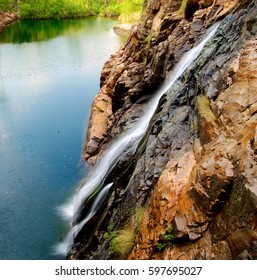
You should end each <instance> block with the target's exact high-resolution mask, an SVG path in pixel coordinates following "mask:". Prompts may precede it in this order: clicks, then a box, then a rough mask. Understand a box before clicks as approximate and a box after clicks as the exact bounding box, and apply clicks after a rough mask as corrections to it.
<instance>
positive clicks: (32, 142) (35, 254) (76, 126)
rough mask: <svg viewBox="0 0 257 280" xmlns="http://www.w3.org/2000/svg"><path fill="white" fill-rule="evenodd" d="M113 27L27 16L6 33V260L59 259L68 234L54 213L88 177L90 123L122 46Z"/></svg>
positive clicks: (1, 163)
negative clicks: (85, 149) (57, 249)
mask: <svg viewBox="0 0 257 280" xmlns="http://www.w3.org/2000/svg"><path fill="white" fill-rule="evenodd" d="M114 24H115V21H113V20H105V19H96V18H89V19H79V20H64V21H20V22H17V23H16V24H14V25H12V26H10V27H8V28H6V29H5V30H4V32H3V33H1V35H0V36H1V39H0V40H1V42H2V43H0V221H1V227H0V259H52V258H53V256H52V255H51V254H50V252H51V249H52V246H53V245H54V244H56V243H57V242H58V241H59V240H60V238H61V237H62V236H63V234H64V233H65V232H66V230H65V231H64V230H63V229H64V227H66V225H63V224H62V223H61V221H60V218H59V217H58V216H57V215H55V211H56V207H57V206H59V205H60V204H62V203H63V202H64V201H65V200H66V198H68V197H69V196H70V194H71V193H72V192H73V191H74V189H75V188H76V185H77V184H78V182H79V180H80V179H81V178H82V177H83V176H84V175H85V174H84V173H85V169H84V166H81V165H80V155H81V149H82V144H83V139H84V127H85V123H86V122H87V121H86V120H87V117H88V115H89V112H90V107H91V103H92V100H93V98H94V96H95V94H96V93H97V92H98V90H99V75H100V71H101V69H102V65H103V63H104V62H105V61H106V59H107V58H108V57H109V56H110V54H111V53H113V52H115V51H116V50H117V49H118V47H119V45H120V39H119V38H118V37H116V36H114V35H113V31H112V26H113V25H114ZM103 42H104V44H103Z"/></svg>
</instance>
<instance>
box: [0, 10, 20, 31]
mask: <svg viewBox="0 0 257 280" xmlns="http://www.w3.org/2000/svg"><path fill="white" fill-rule="evenodd" d="M17 18H18V14H17V13H8V12H0V32H1V31H2V30H3V29H4V28H5V27H6V26H8V25H9V24H11V23H12V22H14V21H15V20H17Z"/></svg>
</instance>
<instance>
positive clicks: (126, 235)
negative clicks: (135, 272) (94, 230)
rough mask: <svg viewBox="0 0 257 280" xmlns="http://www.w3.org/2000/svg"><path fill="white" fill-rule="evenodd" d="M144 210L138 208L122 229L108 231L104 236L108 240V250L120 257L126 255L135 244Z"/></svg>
mask: <svg viewBox="0 0 257 280" xmlns="http://www.w3.org/2000/svg"><path fill="white" fill-rule="evenodd" d="M144 211H145V209H144V208H143V207H140V208H138V209H136V210H135V212H134V214H133V215H132V216H131V218H130V219H129V220H128V221H127V223H126V224H125V225H124V227H123V228H122V229H120V230H118V231H110V229H109V231H108V232H106V233H105V234H104V238H105V239H111V240H110V250H111V251H112V252H113V253H115V254H118V255H120V256H122V257H124V256H126V255H128V254H129V253H130V251H131V249H132V247H133V245H134V243H135V240H136V236H137V234H138V230H139V226H140V223H141V220H142V218H143V214H144Z"/></svg>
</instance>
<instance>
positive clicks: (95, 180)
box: [55, 24, 219, 255]
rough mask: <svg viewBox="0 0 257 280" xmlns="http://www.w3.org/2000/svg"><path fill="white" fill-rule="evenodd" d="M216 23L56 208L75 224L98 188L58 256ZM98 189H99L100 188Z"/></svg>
mask: <svg viewBox="0 0 257 280" xmlns="http://www.w3.org/2000/svg"><path fill="white" fill-rule="evenodd" d="M218 26H219V24H215V25H214V26H213V27H211V29H210V31H209V32H208V35H207V36H206V38H205V39H203V40H202V41H201V42H200V43H199V44H198V45H197V46H196V47H194V48H192V49H191V50H190V51H188V52H187V53H186V54H185V55H184V56H183V57H182V58H181V60H180V61H179V63H178V64H177V65H176V67H175V68H174V70H173V71H172V73H171V75H170V76H169V77H168V78H167V79H168V82H166V83H165V85H164V86H163V87H162V88H161V89H159V90H158V92H157V93H156V95H155V97H154V98H153V99H152V100H151V101H150V102H149V104H148V108H147V110H146V112H145V114H144V115H143V116H142V118H141V119H140V120H139V121H138V122H137V123H136V124H135V126H134V127H133V128H131V129H128V130H127V131H126V132H125V133H123V134H122V135H121V136H120V137H118V138H117V140H116V141H114V142H113V144H112V145H111V146H110V147H109V149H108V150H107V151H106V153H105V154H104V155H103V156H102V157H101V158H100V160H99V162H98V163H97V164H96V166H95V168H94V169H93V170H92V172H91V174H90V176H89V178H88V179H87V181H86V183H85V184H84V185H82V186H81V187H80V188H79V189H78V190H77V192H76V193H75V194H74V196H73V197H72V198H71V199H70V201H69V202H68V203H67V204H65V205H63V206H61V207H60V208H59V211H60V212H61V215H62V216H63V217H64V219H65V220H68V221H70V222H71V223H75V222H76V221H77V219H78V217H79V215H80V213H81V209H83V204H84V202H85V200H86V199H87V198H88V197H90V196H91V195H92V194H93V193H96V192H97V191H99V194H98V195H97V197H96V199H95V201H94V203H93V206H92V207H91V209H90V210H89V211H88V214H87V215H86V217H85V218H84V219H83V220H82V221H80V222H79V223H78V224H76V225H74V226H73V227H72V228H71V230H70V232H69V233H68V235H67V237H66V239H65V240H64V241H63V242H62V243H61V244H59V245H58V246H57V247H56V250H55V251H56V253H57V254H60V255H67V254H68V253H69V251H70V249H71V248H72V245H73V241H74V239H75V237H76V236H77V234H78V233H79V231H80V230H81V229H82V227H83V226H84V225H85V224H86V223H87V222H88V221H89V220H90V219H91V218H92V217H93V215H94V214H95V213H96V211H97V210H98V209H99V208H100V206H101V205H100V204H101V202H102V201H103V196H106V195H107V191H109V189H110V188H111V186H112V183H111V184H108V185H106V186H105V187H103V186H102V185H103V183H104V180H105V179H106V177H107V176H108V174H109V173H110V172H111V171H112V170H113V168H114V167H115V164H116V163H117V162H118V160H119V158H120V157H121V156H122V154H123V153H124V152H125V151H127V150H128V149H129V150H136V147H137V146H138V144H139V142H140V140H141V139H142V137H143V136H144V134H145V133H146V131H147V128H148V125H149V123H150V120H151V118H152V116H153V114H154V112H155V110H156V109H157V106H158V103H159V101H160V99H161V97H162V96H163V95H164V94H165V93H166V92H167V91H168V90H169V89H170V88H172V86H173V85H174V84H175V82H176V81H177V79H178V78H179V77H180V76H181V75H182V74H183V73H184V71H185V70H186V69H187V68H188V67H189V65H190V64H192V62H193V61H194V60H195V59H196V58H197V57H198V56H199V54H200V52H201V51H202V49H203V47H204V46H205V44H206V43H207V42H208V41H209V40H210V38H211V37H212V36H213V35H214V34H215V32H216V30H217V28H218ZM101 189H102V190H101Z"/></svg>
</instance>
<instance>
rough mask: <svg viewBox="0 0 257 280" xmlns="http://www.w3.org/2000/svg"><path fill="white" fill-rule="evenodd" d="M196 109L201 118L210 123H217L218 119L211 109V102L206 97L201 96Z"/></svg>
mask: <svg viewBox="0 0 257 280" xmlns="http://www.w3.org/2000/svg"><path fill="white" fill-rule="evenodd" d="M196 108H197V110H198V114H199V116H200V117H202V118H205V119H206V120H207V121H209V122H213V121H216V117H215V115H214V114H213V112H212V110H211V107H210V100H209V98H208V97H206V96H205V95H200V96H199V97H198V98H197V101H196Z"/></svg>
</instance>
